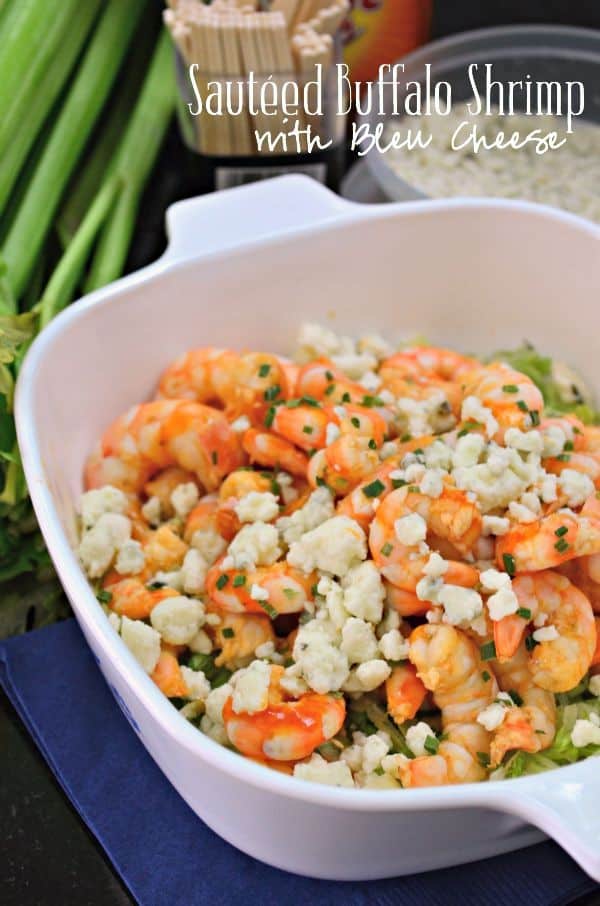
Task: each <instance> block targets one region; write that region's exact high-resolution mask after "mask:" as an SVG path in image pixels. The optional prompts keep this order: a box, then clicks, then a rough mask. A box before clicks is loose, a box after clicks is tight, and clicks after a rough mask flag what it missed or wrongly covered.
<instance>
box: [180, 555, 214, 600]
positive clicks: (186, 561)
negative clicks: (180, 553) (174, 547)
mask: <svg viewBox="0 0 600 906" xmlns="http://www.w3.org/2000/svg"><path fill="white" fill-rule="evenodd" d="M207 569H208V567H207V565H206V562H205V560H204V558H203V557H202V555H201V554H200V552H199V551H197V550H195V549H194V548H190V549H189V551H188V552H187V553H186V555H185V557H184V558H183V563H182V566H181V570H180V571H179V575H180V579H181V585H182V588H183V590H184V592H185V593H186V595H200V594H202V592H203V591H204V590H205V580H206V572H207Z"/></svg>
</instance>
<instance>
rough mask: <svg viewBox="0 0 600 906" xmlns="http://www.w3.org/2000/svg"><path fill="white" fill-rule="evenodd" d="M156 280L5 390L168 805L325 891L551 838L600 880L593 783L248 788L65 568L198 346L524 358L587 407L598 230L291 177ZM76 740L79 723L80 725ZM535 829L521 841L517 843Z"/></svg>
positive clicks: (133, 284) (65, 319)
mask: <svg viewBox="0 0 600 906" xmlns="http://www.w3.org/2000/svg"><path fill="white" fill-rule="evenodd" d="M168 227H169V234H170V244H169V248H168V250H167V252H166V254H165V255H164V256H163V257H162V258H161V259H160V260H159V261H158V262H157V263H156V264H154V265H152V266H151V267H148V268H146V269H145V270H143V271H141V272H139V273H137V274H133V275H132V276H130V277H127V278H125V279H123V280H120V281H119V282H117V283H115V284H113V285H112V286H109V287H107V288H106V289H103V290H100V291H98V292H95V293H93V294H92V295H90V296H88V297H87V298H85V299H83V300H82V301H80V302H79V303H78V304H76V305H74V306H72V307H71V308H70V309H69V310H68V311H66V312H65V313H64V314H62V315H61V316H60V317H58V318H57V319H56V320H55V321H54V322H53V323H52V324H51V325H50V326H49V327H48V328H47V329H46V330H45V331H44V333H43V334H42V336H41V337H40V338H39V339H38V340H36V342H35V344H34V345H33V347H32V349H31V351H30V353H29V355H28V356H27V361H26V363H25V366H24V368H23V371H22V374H21V377H20V380H19V385H18V389H17V401H16V412H17V427H18V434H19V441H20V444H21V451H22V455H23V462H24V466H25V472H26V475H27V480H28V483H29V488H30V491H31V496H32V499H33V502H34V505H35V509H36V512H37V515H38V518H39V521H40V524H41V527H42V530H43V532H44V536H45V538H46V542H47V544H48V547H49V549H50V553H51V554H52V558H53V560H54V562H55V564H56V568H57V570H58V572H59V574H60V577H61V579H62V582H63V584H64V587H65V589H66V592H67V594H68V596H69V598H70V600H71V603H72V605H73V609H74V611H75V614H76V616H77V619H78V621H79V624H80V626H81V628H82V630H83V633H84V635H85V637H86V639H87V641H88V643H89V645H90V647H91V648H92V651H93V652H94V655H95V658H96V660H97V662H98V665H99V667H100V669H101V670H102V672H103V674H104V676H105V678H106V680H107V682H108V684H109V685H110V688H111V689H112V691H113V693H114V695H115V697H116V699H117V701H118V702H119V704H120V705H121V707H122V709H123V711H124V712H125V714H126V716H127V718H128V719H129V721H130V723H131V725H132V727H133V729H134V730H135V732H136V733H138V735H139V736H140V739H141V740H142V742H143V743H144V745H145V746H146V748H147V749H148V751H149V752H150V754H151V755H152V757H153V758H154V759H155V760H156V762H157V763H158V764H159V765H160V767H161V768H162V770H163V771H164V773H165V774H166V776H167V777H168V778H169V780H170V781H171V782H172V783H173V785H174V786H175V787H176V789H177V790H178V791H179V792H180V793H181V795H182V796H183V798H184V799H185V800H186V801H187V802H188V803H189V805H190V806H191V807H192V808H193V809H194V811H195V812H197V814H198V815H199V816H200V817H201V818H202V819H203V820H204V821H206V823H207V824H208V825H209V826H210V827H212V828H213V829H214V830H215V831H216V832H217V833H218V834H220V835H221V836H222V837H224V838H225V839H226V840H228V841H229V842H230V843H232V844H233V845H234V846H237V847H239V848H240V849H242V850H244V851H245V852H247V853H249V854H250V855H252V856H255V857H257V858H259V859H262V860H263V861H265V862H268V863H270V864H272V865H275V866H278V867H280V868H284V869H288V870H290V871H294V872H299V873H302V874H308V875H313V876H316V877H322V878H334V879H368V878H380V877H386V876H393V875H400V874H406V873H410V872H417V871H424V870H426V869H432V868H437V867H441V866H446V865H452V864H456V863H460V862H467V861H470V860H474V859H480V858H482V857H485V856H490V855H493V854H496V853H500V852H505V851H507V850H511V849H515V848H517V847H521V846H524V845H527V844H530V843H532V842H534V841H536V840H538V839H540V837H541V833H540V829H541V830H542V831H545V832H546V833H548V834H550V835H551V836H553V837H554V838H555V839H556V840H558V841H559V843H561V844H562V846H564V847H565V849H567V850H568V851H569V852H570V853H571V854H572V855H573V857H574V858H575V859H577V861H578V862H579V863H580V864H581V865H582V866H583V867H584V868H585V869H586V871H588V872H589V873H590V874H591V875H593V876H594V877H595V878H596V879H598V880H600V761H598V760H596V759H589V760H588V761H586V762H583V763H581V764H579V765H576V766H572V767H568V768H562V769H560V770H556V771H553V772H550V773H547V774H543V775H538V776H534V777H529V778H523V779H519V780H513V781H507V782H495V783H483V784H476V785H465V786H456V787H447V788H435V789H424V790H407V791H393V792H392V791H368V790H356V791H353V790H344V789H335V788H331V787H326V786H319V785H315V784H311V783H306V782H301V781H298V780H294V779H293V778H290V777H287V776H284V775H281V774H279V773H276V772H273V771H270V770H268V769H266V768H263V767H261V766H259V765H257V764H254V763H253V762H251V761H248V760H246V759H244V758H241V757H240V756H238V755H236V754H234V753H232V752H229V751H227V750H226V749H223V748H221V747H220V746H218V745H217V744H215V743H214V742H212V741H211V740H210V739H208V738H206V737H205V736H203V735H202V734H201V733H200V732H198V731H197V730H196V729H194V727H192V726H191V725H190V724H188V723H186V721H185V720H183V719H182V718H181V717H180V716H179V715H178V714H177V712H176V711H175V709H174V708H173V707H172V706H171V704H170V703H169V702H168V700H167V699H166V698H164V697H163V696H162V694H161V693H160V692H159V691H158V689H157V688H156V687H155V686H154V685H153V683H152V682H151V680H150V679H149V678H148V677H147V676H146V674H145V673H144V672H143V671H142V669H141V668H140V667H139V666H138V664H137V663H136V662H135V660H134V659H133V657H132V656H131V654H130V653H129V652H128V650H127V649H126V647H125V645H124V644H123V643H122V642H121V640H120V639H119V638H118V637H117V635H116V634H115V633H114V631H113V630H112V628H111V627H110V626H109V624H108V622H107V620H106V618H105V616H104V614H103V612H102V611H101V609H100V607H99V606H98V604H97V602H96V600H95V598H94V595H93V594H92V592H91V590H90V588H89V586H88V584H87V581H86V579H85V577H84V575H83V573H82V572H81V570H80V568H79V565H78V562H77V559H76V557H75V554H74V553H73V546H74V544H75V542H76V537H75V508H76V505H77V499H78V496H79V494H80V492H81V490H82V483H81V476H82V467H83V463H84V460H85V457H86V455H87V454H88V452H89V451H90V450H91V448H92V446H93V445H94V443H95V441H96V440H97V438H98V436H99V435H100V433H101V432H102V430H103V429H104V428H105V427H106V426H107V425H108V424H109V423H110V421H111V420H112V419H113V418H115V416H117V415H119V414H120V413H121V412H123V411H124V410H125V409H126V408H127V407H128V406H130V405H131V404H132V403H135V402H138V401H139V400H143V399H145V398H147V397H148V396H149V395H150V394H151V392H152V390H153V386H154V384H155V381H156V378H157V376H158V374H159V373H160V371H161V369H162V368H163V367H164V366H165V365H166V364H167V363H168V362H170V361H171V360H172V359H173V358H174V357H175V356H176V355H177V354H178V353H180V352H181V351H182V350H184V349H188V348H190V347H192V346H201V345H206V344H215V345H232V346H238V347H250V348H258V349H272V350H277V351H280V352H286V351H288V350H289V349H290V347H291V345H292V343H293V337H294V334H295V332H296V329H297V327H298V325H299V323H300V322H301V321H303V320H306V319H311V320H317V321H322V322H326V323H331V324H333V325H337V326H339V328H340V329H343V330H344V331H348V332H350V333H352V332H360V331H362V330H364V329H366V328H377V329H378V330H380V331H382V332H383V333H384V334H387V335H388V336H391V335H398V336H401V335H411V334H415V333H417V332H419V333H424V334H426V335H427V336H428V337H429V338H430V339H431V341H433V342H443V343H446V344H448V345H450V346H455V347H457V348H458V349H464V350H469V351H473V350H474V351H480V352H482V351H486V352H487V351H491V350H493V349H494V348H497V347H499V346H503V345H512V344H515V343H519V342H520V341H521V340H522V339H523V338H524V337H527V338H531V339H532V340H534V341H535V342H536V343H538V344H539V346H540V348H541V349H543V350H547V351H548V352H549V353H552V354H554V355H558V356H560V357H562V358H565V359H567V360H569V361H570V362H572V363H573V364H576V365H577V366H578V368H579V369H580V370H581V371H582V373H583V375H584V377H585V378H587V379H588V380H589V381H590V383H591V384H592V385H594V384H595V386H596V390H598V391H600V365H599V361H598V345H597V336H598V330H599V328H600V311H599V309H598V300H599V299H600V230H599V229H598V228H596V227H594V226H592V225H590V224H588V223H586V222H584V221H582V220H579V219H577V218H575V217H571V216H568V215H564V214H561V213H558V212H556V211H553V210H549V209H545V208H539V207H534V206H531V205H527V204H520V203H514V202H509V203H506V202H500V203H498V202H490V201H482V200H478V201H450V202H424V203H423V202H415V203H409V204H404V205H390V206H380V207H360V206H357V205H353V204H350V203H348V202H345V201H342V200H340V199H339V198H337V197H335V196H334V195H332V194H330V193H329V192H328V191H327V190H325V189H323V188H321V187H319V186H318V185H317V184H316V183H314V182H311V181H309V180H307V179H305V178H304V177H286V178H284V179H281V180H274V181H271V182H269V183H263V184H260V185H256V186H251V187H246V188H243V189H237V190H234V191H231V192H225V193H221V194H219V195H216V196H210V197H206V198H200V199H194V200H190V201H185V202H181V203H179V204H177V205H175V206H174V207H173V208H171V209H170V211H169V214H168ZM73 719H74V720H76V719H77V715H76V714H74V715H73ZM532 825H533V826H532Z"/></svg>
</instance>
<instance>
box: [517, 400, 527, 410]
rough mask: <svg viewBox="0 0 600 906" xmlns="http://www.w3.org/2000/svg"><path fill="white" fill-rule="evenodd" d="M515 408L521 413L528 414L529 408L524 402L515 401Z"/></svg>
mask: <svg viewBox="0 0 600 906" xmlns="http://www.w3.org/2000/svg"><path fill="white" fill-rule="evenodd" d="M517 406H518V407H519V409H520V410H521V412H529V406H528V405H527V403H526V402H525V400H517Z"/></svg>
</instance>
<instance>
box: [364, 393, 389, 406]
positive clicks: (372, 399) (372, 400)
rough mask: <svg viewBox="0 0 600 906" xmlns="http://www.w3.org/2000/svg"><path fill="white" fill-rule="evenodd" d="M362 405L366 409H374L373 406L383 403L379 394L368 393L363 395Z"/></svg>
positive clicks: (382, 404)
mask: <svg viewBox="0 0 600 906" xmlns="http://www.w3.org/2000/svg"><path fill="white" fill-rule="evenodd" d="M362 405H363V406H365V407H366V408H367V409H374V408H375V407H381V406H384V405H385V403H384V402H383V400H382V399H381V397H380V396H371V395H370V394H367V395H366V396H363V400H362Z"/></svg>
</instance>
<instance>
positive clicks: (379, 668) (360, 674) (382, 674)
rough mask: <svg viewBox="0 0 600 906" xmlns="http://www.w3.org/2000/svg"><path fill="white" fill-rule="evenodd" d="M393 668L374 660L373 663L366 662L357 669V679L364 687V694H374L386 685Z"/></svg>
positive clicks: (376, 659) (383, 662) (377, 659)
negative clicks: (382, 685) (374, 691)
mask: <svg viewBox="0 0 600 906" xmlns="http://www.w3.org/2000/svg"><path fill="white" fill-rule="evenodd" d="M391 672H392V668H391V667H390V665H389V664H388V663H386V661H382V660H380V659H379V658H374V659H373V660H372V661H365V662H364V663H363V664H359V665H358V667H357V668H356V678H357V679H358V681H359V683H360V684H361V686H362V689H363V691H364V692H373V690H374V689H377V688H378V687H379V686H381V684H382V683H385V681H386V679H387V678H388V676H389V675H390V674H391Z"/></svg>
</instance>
